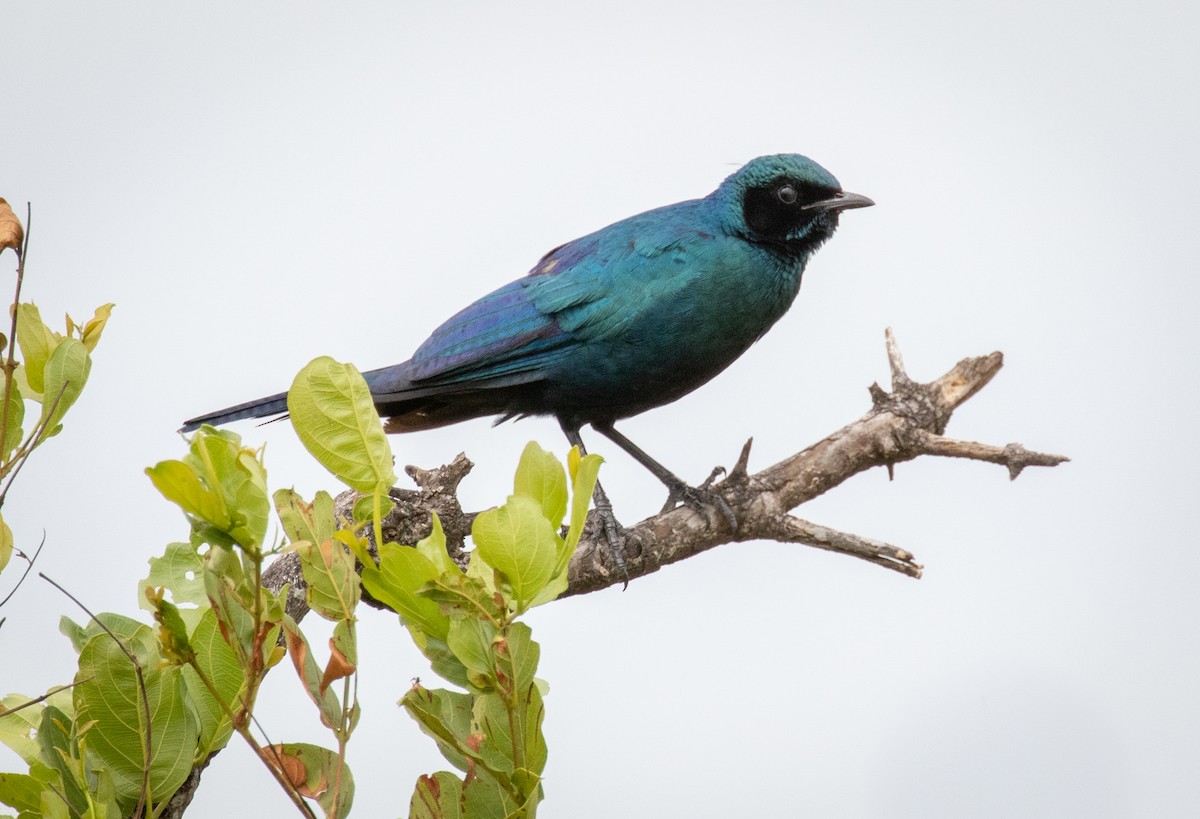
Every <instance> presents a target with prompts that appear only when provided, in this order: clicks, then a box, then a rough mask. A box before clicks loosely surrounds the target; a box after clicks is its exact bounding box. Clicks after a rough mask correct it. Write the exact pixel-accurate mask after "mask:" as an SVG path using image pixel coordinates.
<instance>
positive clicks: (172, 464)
mask: <svg viewBox="0 0 1200 819" xmlns="http://www.w3.org/2000/svg"><path fill="white" fill-rule="evenodd" d="M146 474H147V475H149V476H150V481H151V482H152V483H153V484H154V488H155V489H157V490H158V491H159V492H161V493H162V495H163V497H164V498H166V499H167V500H169V501H171V502H172V503H174V504H175V505H177V506H179V507H180V508H181V509H183V511H184V512H186V513H188V514H189V515H191V516H193V517H197V518H200V519H201V520H205V521H208V522H209V523H211V524H212V525H214V526H216V527H217V528H218V529H222V530H223V529H228V528H229V525H230V522H229V515H228V514H227V513H226V512H225V503H224V501H223V499H222V498H221V496H220V495H218V494H217V493H216V492H214V491H212V490H211V489H209V488H208V487H207V486H205V485H204V483H203V482H202V481H201V480H200V476H199V475H197V474H196V471H195V470H194V469H192V468H191V467H190V466H188V465H187V464H185V463H184V462H183V461H160V462H159V463H157V464H155V465H154V466H151V467H147V468H146Z"/></svg>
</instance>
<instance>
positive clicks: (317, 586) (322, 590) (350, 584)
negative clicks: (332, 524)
mask: <svg viewBox="0 0 1200 819" xmlns="http://www.w3.org/2000/svg"><path fill="white" fill-rule="evenodd" d="M295 547H296V552H297V553H298V554H299V555H300V569H301V571H302V572H303V573H304V580H305V581H306V582H307V583H308V605H309V606H311V607H312V610H313V611H315V612H316V613H317V614H319V615H321V616H322V617H324V618H326V619H327V620H347V619H350V618H351V617H353V616H354V608H355V607H356V606H357V605H358V599H359V596H360V594H361V591H360V589H359V578H358V575H357V574H356V573H355V571H354V558H353V557H351V555H350V553H349V552H347V551H346V550H345V549H344V548H342V545H341V544H340V543H339V542H337V541H336V540H334V539H332V538H330V539H329V540H326V541H324V542H323V543H321V544H320V545H314V544H312V543H304V542H301V543H297V544H295Z"/></svg>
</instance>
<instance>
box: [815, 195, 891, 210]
mask: <svg viewBox="0 0 1200 819" xmlns="http://www.w3.org/2000/svg"><path fill="white" fill-rule="evenodd" d="M874 204H875V200H874V199H868V198H867V197H865V196H863V195H862V194H860V193H849V192H847V191H843V192H841V193H839V194H836V195H834V197H833V198H832V199H822V200H821V201H820V202H810V203H808V204H807V205H805V206H804V207H802V208H801V210H820V211H826V210H831V211H839V210H850V209H851V208H869V207H871V205H874Z"/></svg>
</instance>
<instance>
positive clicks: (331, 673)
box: [320, 640, 358, 694]
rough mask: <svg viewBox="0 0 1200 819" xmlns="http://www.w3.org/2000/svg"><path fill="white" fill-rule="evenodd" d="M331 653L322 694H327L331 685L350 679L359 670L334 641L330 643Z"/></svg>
mask: <svg viewBox="0 0 1200 819" xmlns="http://www.w3.org/2000/svg"><path fill="white" fill-rule="evenodd" d="M329 652H330V653H329V663H328V664H327V665H326V666H325V674H324V675H323V676H322V677H321V688H320V691H321V693H322V694H324V693H325V689H327V688H329V685H330V683H332V682H334V681H335V680H340V679H343V678H345V677H349V676H350V675H351V674H353V673H354V672H355V671H357V670H358V669H357V668H356V667H355V665H354V664H353V663H352V662H350V661H349V660H348V659H346V655H345V654H343V653H342V652H341V649H339V648H338V647H337V645H336V644H335V643H334V642H333V640H330V641H329Z"/></svg>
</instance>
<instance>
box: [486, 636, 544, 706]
mask: <svg viewBox="0 0 1200 819" xmlns="http://www.w3.org/2000/svg"><path fill="white" fill-rule="evenodd" d="M495 656H496V668H497V670H498V671H499V672H500V673H501V674H503V675H504V677H506V678H507V679H508V680H509V681H510V682H509V684H508V685H509V687H511V688H512V689H513V690H516V691H518V692H521V691H524V690H525V689H527V688H529V687H530V686H532V685H533V684H534V680H535V676H536V675H537V666H538V659H539V658H540V657H541V647H540V646H539V645H538V644H537V643H536V642H534V640H533V632H532V631H531V630H530V628H529V626H527V625H525V624H524V623H511V624H509V626H508V628H507V629H505V639H504V640H502V641H500V642H498V643H497V645H496V647H495Z"/></svg>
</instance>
